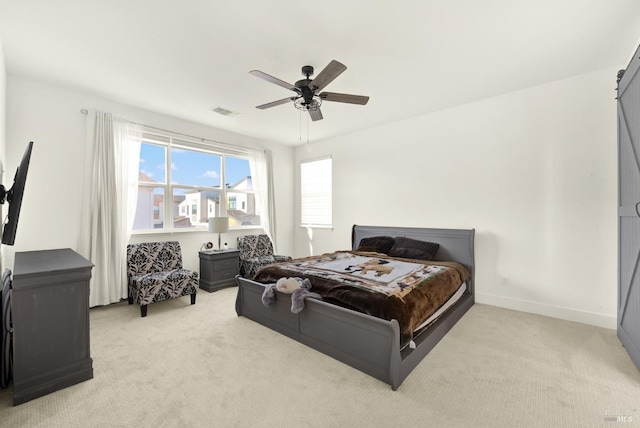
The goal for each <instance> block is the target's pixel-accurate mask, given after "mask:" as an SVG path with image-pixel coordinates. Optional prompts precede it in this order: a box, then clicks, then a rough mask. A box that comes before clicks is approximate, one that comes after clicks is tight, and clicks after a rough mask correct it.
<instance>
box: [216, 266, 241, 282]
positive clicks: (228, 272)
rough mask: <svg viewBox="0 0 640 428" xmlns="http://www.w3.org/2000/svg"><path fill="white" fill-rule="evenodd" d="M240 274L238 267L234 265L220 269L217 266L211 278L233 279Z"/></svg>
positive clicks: (217, 279)
mask: <svg viewBox="0 0 640 428" xmlns="http://www.w3.org/2000/svg"><path fill="white" fill-rule="evenodd" d="M237 274H238V268H237V267H232V268H229V269H220V270H219V269H218V268H215V270H214V271H213V276H212V278H211V280H212V281H221V280H224V279H233V278H235V276H236V275H237Z"/></svg>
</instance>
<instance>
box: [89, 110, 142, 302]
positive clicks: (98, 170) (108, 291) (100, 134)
mask: <svg viewBox="0 0 640 428" xmlns="http://www.w3.org/2000/svg"><path fill="white" fill-rule="evenodd" d="M141 139H142V125H139V124H136V123H132V122H130V121H127V120H125V119H122V118H118V117H114V116H113V115H112V114H111V113H105V112H101V111H95V112H90V114H89V115H88V123H87V146H86V147H87V150H86V153H85V168H86V171H85V182H84V183H85V184H84V190H83V205H84V209H83V216H82V233H81V236H80V242H79V244H78V248H79V251H80V252H81V253H82V254H83V255H84V256H85V257H87V258H88V259H89V260H91V262H92V263H93V264H94V265H95V267H94V270H93V275H92V278H91V282H90V294H89V306H90V307H94V306H100V305H108V304H110V303H115V302H119V301H120V300H121V299H125V298H127V277H126V272H127V259H126V252H127V244H128V242H129V238H130V236H131V230H132V228H133V220H134V217H135V209H136V199H137V192H138V163H139V158H140V144H141Z"/></svg>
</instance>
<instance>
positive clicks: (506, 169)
mask: <svg viewBox="0 0 640 428" xmlns="http://www.w3.org/2000/svg"><path fill="white" fill-rule="evenodd" d="M617 71H618V69H617V68H616V69H608V70H602V71H598V72H594V73H589V74H585V75H581V76H577V77H574V78H570V79H567V80H562V81H557V82H552V83H549V84H545V85H542V86H538V87H534V88H530V89H527V90H522V91H518V92H514V93H510V94H507V95H504V96H499V97H495V98H491V99H487V100H483V101H481V102H476V103H473V104H468V105H463V106H459V107H455V108H452V109H448V110H445V111H440V112H436V113H433V114H428V115H423V116H419V117H415V118H412V119H408V120H404V121H401V122H396V123H392V124H389V125H384V126H379V127H376V128H372V129H368V130H364V131H360V132H357V133H353V134H349V135H345V136H341V137H337V138H332V139H330V140H326V141H322V142H316V143H310V144H307V145H304V146H302V147H299V148H297V149H296V152H295V159H296V176H298V175H299V172H298V169H299V166H298V165H297V162H299V161H300V160H303V159H309V158H314V157H319V156H323V155H331V156H332V157H333V174H334V186H333V188H334V202H333V203H334V225H335V228H334V229H333V230H322V229H317V230H314V231H313V236H312V239H310V238H309V236H308V234H307V231H306V230H303V229H301V228H299V227H297V228H296V229H295V253H296V255H298V256H302V255H307V254H309V253H311V252H314V253H321V252H324V251H332V250H335V249H346V248H350V238H351V226H352V225H353V224H363V225H384V226H415V227H442V228H475V229H476V245H475V249H476V252H475V254H476V267H477V270H476V284H477V286H476V290H477V301H478V302H480V303H488V304H492V305H497V306H503V307H507V308H512V309H518V310H524V311H528V312H533V313H539V314H544V315H549V316H554V317H559V318H563V319H568V320H574V321H578V322H584V323H588V324H594V325H600V326H605V327H609V328H615V325H616V322H615V318H616V281H617V280H616V265H617V262H616V260H617V259H616V242H617V240H616V233H617V232H616V230H617V229H616V201H617V197H616V192H617V187H616V186H617V175H616V174H617V172H616V171H617V165H616V103H615V100H614V97H615V92H614V89H615V87H616V84H615V79H616V73H617ZM372 102H375V100H372ZM311 135H313V130H312V131H311ZM296 181H297V180H296ZM296 195H299V192H298V191H296ZM296 198H297V199H299V196H296ZM407 200H412V201H413V203H412V204H411V205H410V206H407V204H406V203H405V202H406V201H407ZM298 206H299V200H297V201H296V207H298ZM296 210H298V208H296ZM296 224H299V212H296ZM503 278H504V280H505V281H506V283H507V285H506V286H505V285H502V281H503Z"/></svg>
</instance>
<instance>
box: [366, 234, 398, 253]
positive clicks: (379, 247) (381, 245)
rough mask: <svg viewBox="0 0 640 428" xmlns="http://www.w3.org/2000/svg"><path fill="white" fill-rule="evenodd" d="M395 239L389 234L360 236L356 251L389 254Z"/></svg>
mask: <svg viewBox="0 0 640 428" xmlns="http://www.w3.org/2000/svg"><path fill="white" fill-rule="evenodd" d="M394 243H395V240H394V239H393V238H392V237H390V236H372V237H370V238H362V239H361V240H360V244H358V251H370V252H374V253H382V254H389V250H390V249H391V247H393V244H394Z"/></svg>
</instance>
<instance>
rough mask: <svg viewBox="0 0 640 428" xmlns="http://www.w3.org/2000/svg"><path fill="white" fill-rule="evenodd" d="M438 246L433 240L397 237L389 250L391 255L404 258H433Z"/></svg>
mask: <svg viewBox="0 0 640 428" xmlns="http://www.w3.org/2000/svg"><path fill="white" fill-rule="evenodd" d="M438 248H440V244H436V243H435V242H426V241H418V240H417V239H411V238H403V237H398V238H396V239H395V242H394V243H393V247H391V250H389V253H388V254H389V255H390V256H392V257H404V258H406V259H418V260H433V259H434V258H435V256H436V253H437V252H438Z"/></svg>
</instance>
